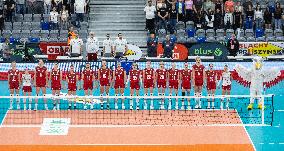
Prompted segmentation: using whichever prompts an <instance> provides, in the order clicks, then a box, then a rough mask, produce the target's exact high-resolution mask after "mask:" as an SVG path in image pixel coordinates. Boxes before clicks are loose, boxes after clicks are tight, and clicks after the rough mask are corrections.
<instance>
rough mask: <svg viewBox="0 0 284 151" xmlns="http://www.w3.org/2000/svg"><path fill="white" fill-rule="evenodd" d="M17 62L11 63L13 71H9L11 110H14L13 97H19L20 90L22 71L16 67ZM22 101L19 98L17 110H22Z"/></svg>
mask: <svg viewBox="0 0 284 151" xmlns="http://www.w3.org/2000/svg"><path fill="white" fill-rule="evenodd" d="M16 66H17V65H16V62H15V61H13V62H12V63H11V69H10V70H9V71H8V84H9V89H10V108H9V109H10V110H11V109H13V96H14V94H15V93H16V96H19V90H20V71H19V70H18V69H17V67H16ZM19 103H20V99H19V98H17V109H19V108H20V104H19Z"/></svg>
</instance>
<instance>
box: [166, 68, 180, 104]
mask: <svg viewBox="0 0 284 151" xmlns="http://www.w3.org/2000/svg"><path fill="white" fill-rule="evenodd" d="M168 80H169V89H170V92H169V96H172V95H175V96H177V95H178V88H179V70H178V69H176V63H172V68H171V69H169V70H168ZM173 90H174V94H173ZM169 100H170V102H169V106H168V109H172V105H173V102H172V100H175V99H169ZM175 104H176V106H175V109H178V102H176V103H175Z"/></svg>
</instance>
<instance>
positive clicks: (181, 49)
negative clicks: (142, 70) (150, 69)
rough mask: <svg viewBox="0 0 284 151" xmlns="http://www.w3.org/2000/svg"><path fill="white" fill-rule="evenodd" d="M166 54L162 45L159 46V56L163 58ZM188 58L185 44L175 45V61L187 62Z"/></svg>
mask: <svg viewBox="0 0 284 151" xmlns="http://www.w3.org/2000/svg"><path fill="white" fill-rule="evenodd" d="M163 54H164V49H163V46H162V44H158V48H157V55H158V56H159V57H162V56H163ZM187 57H188V48H187V47H186V46H185V45H184V44H175V46H174V52H173V59H174V60H187Z"/></svg>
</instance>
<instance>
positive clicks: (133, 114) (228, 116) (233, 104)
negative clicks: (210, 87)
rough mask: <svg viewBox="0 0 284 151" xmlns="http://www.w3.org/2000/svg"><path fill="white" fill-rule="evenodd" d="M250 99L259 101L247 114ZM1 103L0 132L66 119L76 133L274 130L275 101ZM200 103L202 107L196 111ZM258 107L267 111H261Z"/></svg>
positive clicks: (50, 99) (39, 99) (51, 99)
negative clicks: (169, 129)
mask: <svg viewBox="0 0 284 151" xmlns="http://www.w3.org/2000/svg"><path fill="white" fill-rule="evenodd" d="M251 97H254V98H258V99H255V100H254V101H255V103H254V107H253V108H252V109H251V110H248V108H247V106H248V105H249V104H250V100H251ZM0 99H1V102H0V119H1V121H2V123H1V126H2V127H40V126H41V125H42V124H43V123H44V121H45V120H47V119H67V120H68V121H69V124H70V126H74V127H108V126H111V127H112V126H114V127H115V126H271V125H272V124H273V113H274V107H273V95H261V96H250V95H229V96H222V95H216V96H214V97H212V96H202V97H199V98H197V97H194V96H67V95H59V96H52V95H46V96H0ZM199 99H200V107H197V108H196V105H197V104H198V103H199V102H198V100H199ZM257 101H258V102H257ZM54 103H55V104H54ZM57 104H58V105H57ZM258 104H261V105H262V106H263V107H262V108H261V109H259V108H257V106H258Z"/></svg>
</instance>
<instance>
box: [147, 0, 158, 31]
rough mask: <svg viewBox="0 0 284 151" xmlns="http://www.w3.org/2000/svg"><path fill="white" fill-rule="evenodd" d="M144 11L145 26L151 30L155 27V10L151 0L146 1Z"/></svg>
mask: <svg viewBox="0 0 284 151" xmlns="http://www.w3.org/2000/svg"><path fill="white" fill-rule="evenodd" d="M144 12H145V13H146V28H145V29H147V30H149V31H153V30H154V28H155V12H156V7H155V6H154V5H152V1H151V0H150V1H148V5H147V6H146V7H145V8H144Z"/></svg>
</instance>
